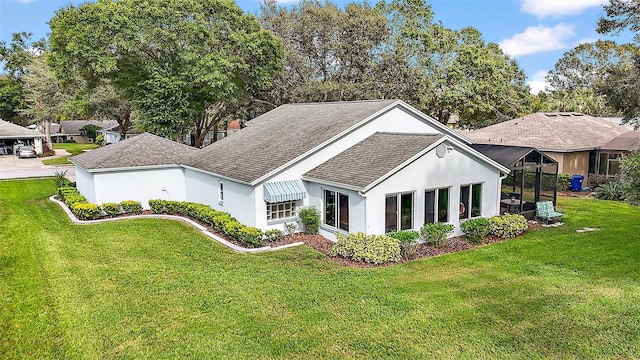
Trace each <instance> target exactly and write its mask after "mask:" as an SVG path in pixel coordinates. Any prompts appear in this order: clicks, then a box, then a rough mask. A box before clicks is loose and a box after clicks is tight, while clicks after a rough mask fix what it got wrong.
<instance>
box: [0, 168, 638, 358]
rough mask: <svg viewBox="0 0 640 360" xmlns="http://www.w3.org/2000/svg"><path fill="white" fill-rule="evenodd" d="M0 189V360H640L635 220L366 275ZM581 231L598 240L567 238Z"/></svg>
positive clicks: (599, 215) (612, 208)
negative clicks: (75, 215) (239, 249)
mask: <svg viewBox="0 0 640 360" xmlns="http://www.w3.org/2000/svg"><path fill="white" fill-rule="evenodd" d="M54 191H55V188H54V184H53V181H52V180H48V179H47V180H27V181H4V182H0V219H1V221H0V358H2V359H12V358H65V359H66V358H70V359H73V358H79V359H85V358H121V357H122V358H136V359H137V358H180V357H191V358H196V359H198V358H270V359H271V358H281V359H292V358H304V359H307V358H402V359H411V358H414V359H418V358H638V357H640V266H638V260H639V259H640V237H639V236H638V234H639V233H640V221H638V219H639V218H640V209H634V208H630V207H629V206H627V205H626V204H623V203H615V202H604V201H596V200H589V199H561V203H560V204H559V205H560V206H561V207H562V208H563V209H564V210H565V211H566V213H567V216H566V219H565V222H566V224H565V225H564V226H562V227H558V228H549V229H545V230H542V231H534V232H531V233H528V234H526V235H525V236H522V237H520V238H517V239H514V240H510V241H507V242H502V243H498V244H494V245H489V246H485V247H482V248H479V249H476V250H472V251H468V252H464V253H456V254H451V255H445V256H441V257H436V258H430V259H425V260H420V261H415V262H410V263H405V264H402V265H396V266H388V267H382V268H375V269H358V268H349V267H344V266H341V265H339V264H336V263H335V262H333V261H329V260H326V259H325V258H324V256H323V255H321V254H320V253H318V252H316V251H314V250H312V249H310V248H307V247H304V246H302V247H295V248H290V249H287V250H284V251H278V252H272V253H262V254H238V253H234V252H232V251H231V250H229V249H227V248H225V247H223V246H222V245H219V244H217V243H213V242H212V241H211V240H209V239H208V238H206V237H205V236H203V235H201V234H200V233H199V232H198V231H197V230H195V229H193V228H191V227H189V226H187V225H185V224H183V223H181V222H176V221H167V220H158V219H138V220H123V221H121V222H112V223H103V224H93V225H71V223H70V221H69V220H68V218H66V216H64V215H63V212H62V210H61V209H60V208H59V207H58V205H56V204H53V203H51V202H50V201H48V200H47V198H48V196H50V195H51V194H53V193H54ZM583 227H592V228H599V229H601V230H599V231H592V232H583V233H576V229H581V228H583Z"/></svg>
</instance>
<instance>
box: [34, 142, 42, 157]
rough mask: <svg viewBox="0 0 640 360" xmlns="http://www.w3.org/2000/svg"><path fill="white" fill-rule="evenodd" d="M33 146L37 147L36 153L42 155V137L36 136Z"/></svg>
mask: <svg viewBox="0 0 640 360" xmlns="http://www.w3.org/2000/svg"><path fill="white" fill-rule="evenodd" d="M33 147H34V148H35V149H36V154H38V155H42V152H43V151H42V138H34V139H33Z"/></svg>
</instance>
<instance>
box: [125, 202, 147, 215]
mask: <svg viewBox="0 0 640 360" xmlns="http://www.w3.org/2000/svg"><path fill="white" fill-rule="evenodd" d="M120 206H121V207H122V211H124V213H125V214H134V215H137V214H140V213H141V212H142V204H140V201H135V200H125V201H121V202H120Z"/></svg>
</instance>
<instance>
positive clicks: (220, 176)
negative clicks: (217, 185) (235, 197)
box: [180, 165, 256, 187]
mask: <svg viewBox="0 0 640 360" xmlns="http://www.w3.org/2000/svg"><path fill="white" fill-rule="evenodd" d="M180 166H181V167H182V168H184V169H189V170H193V171H197V172H199V173H202V174H206V175H212V176H215V177H219V178H221V179H224V180H229V181H233V182H236V183H239V184H243V185H249V186H252V187H255V186H256V185H255V184H252V183H249V182H246V181H242V180H238V179H234V178H232V177H228V176H224V175H220V174H216V173H213V172H210V171H206V170H202V169H200V168H197V167H193V166H188V165H180Z"/></svg>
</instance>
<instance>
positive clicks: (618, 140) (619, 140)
mask: <svg viewBox="0 0 640 360" xmlns="http://www.w3.org/2000/svg"><path fill="white" fill-rule="evenodd" d="M638 149H640V131H629V132H627V133H624V134H622V135H620V136H617V137H615V138H613V139H611V141H609V142H608V143H606V144H604V145H603V146H602V148H600V150H606V151H620V152H631V151H635V150H638Z"/></svg>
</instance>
